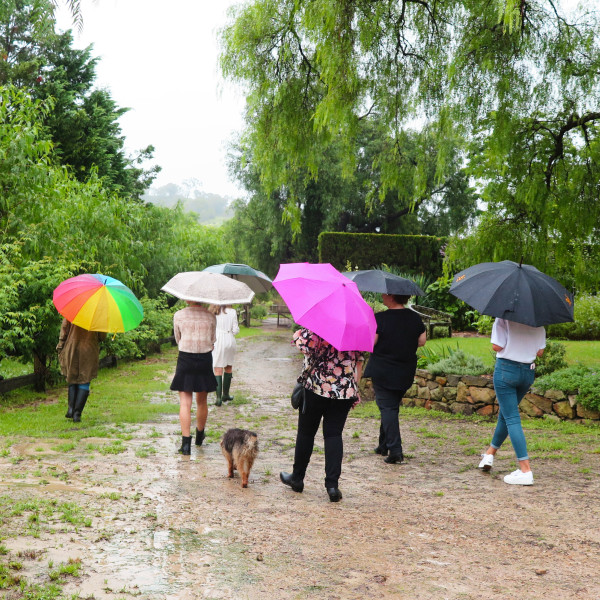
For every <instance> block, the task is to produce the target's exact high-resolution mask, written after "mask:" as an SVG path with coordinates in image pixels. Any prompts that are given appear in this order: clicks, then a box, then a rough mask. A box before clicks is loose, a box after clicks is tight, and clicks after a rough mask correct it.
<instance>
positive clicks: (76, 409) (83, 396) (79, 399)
mask: <svg viewBox="0 0 600 600" xmlns="http://www.w3.org/2000/svg"><path fill="white" fill-rule="evenodd" d="M89 395H90V390H83V389H81V388H77V396H75V405H74V406H73V423H79V422H80V421H81V413H82V412H83V409H84V408H85V403H86V402H87V399H88V396H89Z"/></svg>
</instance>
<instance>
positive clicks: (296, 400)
mask: <svg viewBox="0 0 600 600" xmlns="http://www.w3.org/2000/svg"><path fill="white" fill-rule="evenodd" d="M305 390H306V388H305V387H304V385H303V384H302V383H297V384H296V385H295V386H294V389H293V391H292V408H293V409H294V410H298V409H299V408H300V405H302V407H303V408H304V392H305ZM302 412H304V411H302Z"/></svg>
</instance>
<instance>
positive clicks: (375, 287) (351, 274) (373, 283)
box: [342, 269, 425, 296]
mask: <svg viewBox="0 0 600 600" xmlns="http://www.w3.org/2000/svg"><path fill="white" fill-rule="evenodd" d="M342 275H344V277H347V278H348V279H349V280H350V281H354V283H356V285H357V287H358V289H359V290H360V291H361V292H378V293H380V294H398V295H400V296H424V295H425V292H424V291H423V290H422V289H421V288H420V287H419V286H418V285H417V284H416V283H415V282H414V281H411V280H410V279H406V278H405V277H400V276H399V275H394V274H393V273H388V272H387V271H381V270H379V269H369V270H367V271H346V272H344V273H342Z"/></svg>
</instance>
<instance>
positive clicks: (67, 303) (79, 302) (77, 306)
mask: <svg viewBox="0 0 600 600" xmlns="http://www.w3.org/2000/svg"><path fill="white" fill-rule="evenodd" d="M52 301H53V302H54V306H56V310H58V312H59V313H60V314H61V315H62V316H63V317H65V319H67V321H70V322H71V323H73V324H74V325H77V326H79V327H81V328H83V329H87V330H88V331H105V332H107V333H117V332H119V333H122V332H124V331H129V330H130V329H135V328H136V327H137V326H138V325H139V324H140V322H141V320H142V319H143V318H144V309H143V308H142V305H141V304H140V302H139V300H138V299H137V298H136V297H135V296H134V295H133V292H132V291H131V290H130V289H129V288H128V287H127V286H126V285H124V284H122V283H121V282H120V281H119V280H118V279H113V278H112V277H108V276H106V275H99V274H95V275H91V274H85V275H77V276H76V277H71V278H69V279H66V280H65V281H63V282H62V283H61V284H60V285H59V286H58V287H57V288H56V289H55V290H54V293H53V295H52Z"/></svg>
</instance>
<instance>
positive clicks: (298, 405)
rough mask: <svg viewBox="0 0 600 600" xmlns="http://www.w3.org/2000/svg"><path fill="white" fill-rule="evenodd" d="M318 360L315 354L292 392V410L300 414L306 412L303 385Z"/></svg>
mask: <svg viewBox="0 0 600 600" xmlns="http://www.w3.org/2000/svg"><path fill="white" fill-rule="evenodd" d="M318 358H319V355H318V354H315V355H314V356H313V359H312V360H311V361H310V365H309V366H308V369H307V370H306V371H304V372H303V373H302V375H301V378H302V380H301V381H299V382H298V383H297V384H296V385H295V386H294V389H293V390H292V399H291V400H292V408H293V409H294V410H300V412H301V413H302V414H304V413H305V412H306V388H305V387H304V384H305V383H306V380H307V379H308V377H309V375H310V374H311V372H312V370H313V367H314V366H315V364H316V363H317V360H318Z"/></svg>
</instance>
